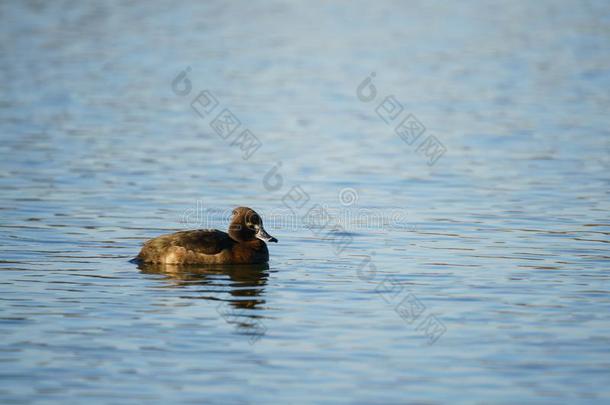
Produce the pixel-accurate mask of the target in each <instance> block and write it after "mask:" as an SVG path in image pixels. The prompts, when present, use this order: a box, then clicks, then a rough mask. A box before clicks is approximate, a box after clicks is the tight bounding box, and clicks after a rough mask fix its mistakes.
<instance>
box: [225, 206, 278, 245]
mask: <svg viewBox="0 0 610 405" xmlns="http://www.w3.org/2000/svg"><path fill="white" fill-rule="evenodd" d="M229 235H230V236H231V238H233V239H234V240H236V241H238V242H248V241H252V240H255V239H260V240H262V241H264V242H277V239H275V238H274V237H273V236H271V235H269V234H268V233H267V231H265V228H263V220H262V219H261V217H260V215H258V214H257V213H256V211H254V210H253V209H252V208H248V207H238V208H235V209H234V210H233V215H232V216H231V225H229Z"/></svg>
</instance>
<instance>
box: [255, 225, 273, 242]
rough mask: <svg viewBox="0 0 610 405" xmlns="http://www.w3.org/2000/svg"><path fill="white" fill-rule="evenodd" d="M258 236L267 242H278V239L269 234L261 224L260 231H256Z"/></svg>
mask: <svg viewBox="0 0 610 405" xmlns="http://www.w3.org/2000/svg"><path fill="white" fill-rule="evenodd" d="M254 236H256V237H257V238H258V239H260V240H262V241H265V242H275V243H277V239H275V238H274V237H273V236H271V235H269V234H268V233H267V231H265V230H264V229H263V227H262V226H261V227H260V228H258V231H257V232H256V235H254Z"/></svg>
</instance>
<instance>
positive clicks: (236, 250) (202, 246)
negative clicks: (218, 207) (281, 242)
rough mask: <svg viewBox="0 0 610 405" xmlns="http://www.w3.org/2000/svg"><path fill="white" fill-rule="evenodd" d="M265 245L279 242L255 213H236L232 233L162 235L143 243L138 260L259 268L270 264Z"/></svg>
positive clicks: (238, 210)
mask: <svg viewBox="0 0 610 405" xmlns="http://www.w3.org/2000/svg"><path fill="white" fill-rule="evenodd" d="M265 241H269V242H277V239H275V238H274V237H272V236H270V235H269V234H268V233H267V232H266V231H265V230H264V228H263V226H262V220H261V219H260V216H259V215H258V214H256V212H254V211H253V210H252V209H250V208H247V207H239V208H236V209H235V210H233V216H232V221H231V225H230V226H229V232H228V233H227V232H222V231H219V230H217V229H198V230H193V231H180V232H175V233H172V234H168V235H161V236H158V237H156V238H154V239H151V240H149V241H147V242H145V243H144V246H143V247H142V250H140V253H139V254H138V256H137V257H136V260H137V261H139V262H144V263H163V264H260V263H267V262H268V261H269V250H268V249H267V244H266V243H265Z"/></svg>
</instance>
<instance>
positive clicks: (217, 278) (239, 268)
mask: <svg viewBox="0 0 610 405" xmlns="http://www.w3.org/2000/svg"><path fill="white" fill-rule="evenodd" d="M138 269H139V270H140V271H141V272H142V273H144V274H156V275H163V276H165V278H164V281H166V282H167V283H168V284H169V285H170V286H172V287H175V288H189V289H194V288H197V289H196V290H195V291H196V292H197V293H198V294H197V295H189V296H188V298H197V299H204V300H210V301H216V302H218V304H217V305H215V307H216V310H217V311H218V313H219V314H220V315H221V316H222V317H223V318H224V319H225V321H226V322H227V323H230V324H234V325H235V326H236V327H237V329H238V331H239V332H241V333H244V334H247V335H249V336H250V342H251V343H253V342H254V341H256V340H258V339H259V338H260V336H262V335H263V334H264V331H265V330H266V327H265V326H264V325H263V324H262V318H263V317H262V316H261V315H260V313H259V311H253V310H256V309H263V308H264V304H265V300H264V299H263V298H262V297H264V294H265V288H264V287H265V286H266V285H267V280H268V278H269V264H267V263H262V264H249V265H176V264H158V263H138ZM201 287H205V288H203V289H202V288H201ZM199 293H200V294H199ZM227 293H228V294H229V295H230V297H229V298H227V297H226V294H227Z"/></svg>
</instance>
